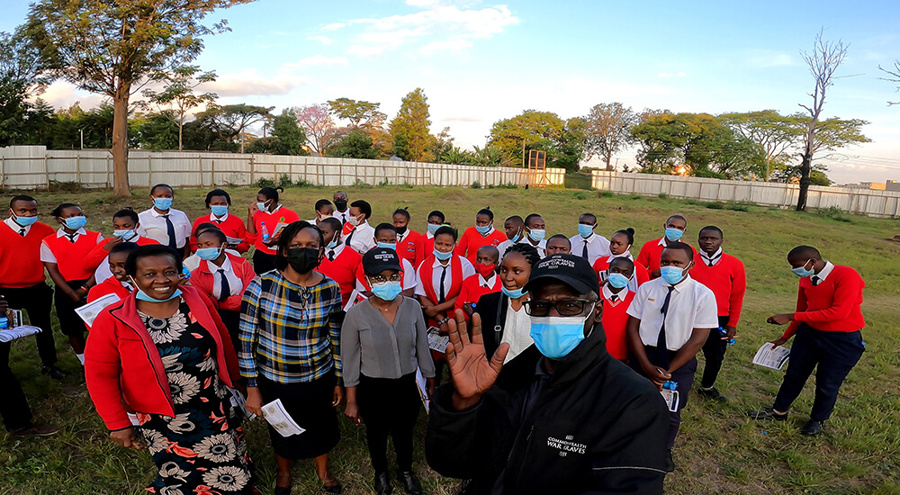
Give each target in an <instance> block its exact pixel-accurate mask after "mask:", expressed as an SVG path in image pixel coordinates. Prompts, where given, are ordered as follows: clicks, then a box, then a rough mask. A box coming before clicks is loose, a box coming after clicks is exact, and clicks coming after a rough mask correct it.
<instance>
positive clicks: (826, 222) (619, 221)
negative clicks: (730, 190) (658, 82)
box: [0, 186, 900, 495]
mask: <svg viewBox="0 0 900 495" xmlns="http://www.w3.org/2000/svg"><path fill="white" fill-rule="evenodd" d="M346 191H347V193H348V194H349V196H350V199H351V200H355V199H366V200H368V201H370V202H371V203H372V205H373V208H374V212H375V213H374V219H373V220H374V221H375V222H380V221H383V220H386V219H388V215H389V213H390V212H392V211H393V210H394V209H395V208H396V207H398V206H407V205H408V206H409V207H410V212H411V213H412V215H413V227H414V228H416V229H418V230H422V227H423V226H424V223H425V215H426V214H427V213H428V211H430V210H432V209H435V208H438V209H440V210H442V211H444V212H445V213H446V214H447V219H448V220H449V221H451V222H452V223H453V224H454V225H456V226H459V227H466V226H469V225H472V224H473V221H474V213H475V211H477V210H478V209H480V208H483V207H485V206H490V207H491V209H492V210H493V211H494V212H495V214H496V219H497V224H498V225H499V224H500V223H501V222H502V219H504V218H505V217H507V216H509V215H512V214H519V215H523V216H524V215H527V214H529V213H531V212H540V213H541V214H542V215H543V216H544V219H545V220H546V223H547V229H548V234H554V233H558V232H561V233H565V234H567V235H573V234H574V233H575V230H576V224H577V218H578V214H579V213H581V212H584V211H591V212H594V213H595V214H597V216H598V219H599V228H598V231H599V232H600V233H605V234H607V235H608V234H609V233H611V232H613V231H615V230H618V229H622V228H625V227H633V228H634V229H635V230H636V231H637V233H636V238H637V239H636V244H637V245H636V246H635V247H634V248H633V252H634V254H635V255H637V252H638V250H639V249H640V245H641V244H642V243H643V242H645V241H648V240H651V239H655V238H658V237H659V235H660V232H661V230H662V223H663V221H664V219H665V218H666V217H667V216H668V215H670V214H673V213H681V214H684V215H685V216H686V217H687V218H688V222H689V225H688V234H687V236H686V239H687V240H689V241H692V242H693V243H695V239H696V234H697V231H698V230H699V229H700V228H701V227H703V226H705V225H710V224H714V225H718V226H719V227H721V228H722V229H723V230H724V231H725V234H726V245H725V249H726V250H727V251H728V252H729V253H731V254H734V255H736V256H738V257H739V258H741V259H742V260H743V261H744V263H745V265H746V267H747V271H748V293H747V297H746V300H745V305H744V315H743V317H742V322H741V325H740V326H739V329H738V332H739V338H738V342H737V344H736V345H734V346H733V347H730V348H729V351H728V355H727V356H726V361H725V365H724V368H723V370H722V373H721V375H720V379H719V382H718V384H717V386H718V387H719V388H720V389H721V390H722V391H723V393H725V394H726V395H728V397H729V402H727V403H725V404H718V403H710V402H707V401H703V400H701V399H700V398H699V397H696V396H692V397H691V402H690V404H689V405H688V406H687V408H686V409H685V410H684V413H683V423H682V431H681V435H680V436H679V439H678V442H677V445H676V447H675V461H676V463H677V465H678V469H677V470H676V472H675V473H674V474H672V475H670V476H668V477H667V479H666V492H667V493H673V494H701V493H723V492H727V493H746V494H768V493H779V494H780V493H815V494H832V493H833V494H838V493H877V494H892V493H893V494H896V493H900V413H898V411H900V386H898V384H900V354H898V353H897V349H898V348H900V332H898V330H900V316H898V312H897V303H898V301H900V263H898V261H897V260H898V259H900V244H898V243H893V242H888V241H887V240H886V239H888V238H891V237H893V236H894V235H895V234H900V221H898V220H878V219H871V218H866V217H858V216H853V215H848V214H838V212H830V214H828V215H820V214H816V213H810V214H798V213H795V212H793V211H789V210H780V209H776V208H767V207H759V206H754V205H747V204H743V203H741V204H735V205H723V207H722V208H719V209H710V208H709V207H708V205H707V203H705V202H697V201H690V200H682V201H679V200H675V199H671V198H658V197H651V198H647V197H642V196H632V195H612V194H608V193H603V195H602V197H600V196H599V195H598V193H597V192H588V191H570V190H563V189H551V190H538V189H531V190H528V191H525V190H522V189H505V188H495V189H479V190H473V189H463V188H443V189H438V188H429V189H425V188H409V187H402V186H395V187H366V188H348V189H346ZM205 192H206V191H201V190H185V191H178V193H177V196H176V198H175V207H176V208H180V209H184V210H186V211H187V213H188V214H189V215H190V216H191V217H192V218H193V217H196V216H198V215H200V214H202V213H204V212H205V210H204V209H203V197H204V196H205ZM230 192H231V193H232V196H233V198H234V202H235V206H234V207H233V212H234V213H237V214H239V215H241V216H245V214H246V205H248V204H249V203H250V202H251V201H252V200H253V198H254V196H255V189H232V190H231V191H230ZM332 192H333V190H332V189H325V188H318V187H302V188H288V189H287V190H286V192H285V193H284V194H283V197H282V199H283V202H284V204H285V205H287V206H288V207H291V208H296V209H297V210H299V211H298V212H299V213H300V217H301V218H312V217H313V212H312V205H313V203H314V202H315V201H316V200H317V199H320V198H330V197H331V194H332ZM135 193H136V196H135V197H134V198H133V199H132V200H117V199H115V198H114V197H112V196H111V195H110V194H109V193H105V192H80V193H78V194H77V195H76V194H73V193H72V192H71V191H65V192H64V191H60V192H54V193H39V194H38V195H37V197H38V199H39V201H40V211H41V216H42V219H43V220H44V221H47V220H48V216H49V211H50V210H51V209H52V208H53V207H54V206H55V205H56V204H57V203H59V202H63V201H67V202H68V201H73V200H74V201H75V202H78V203H80V204H81V205H82V206H83V207H84V208H85V211H86V213H87V215H88V217H89V224H88V228H92V229H97V230H102V231H103V232H104V233H109V231H111V226H110V217H111V215H112V213H113V212H114V211H115V210H116V209H118V208H120V207H122V206H129V205H130V206H133V207H134V208H135V209H136V210H142V209H144V208H146V207H147V206H148V205H149V200H148V199H147V196H146V194H147V191H146V190H141V191H135ZM835 217H837V218H835ZM797 244H811V245H813V246H816V247H818V248H819V249H820V250H821V251H822V252H823V253H824V255H825V256H826V257H827V258H828V259H830V260H831V261H833V262H835V263H840V264H846V265H850V266H853V267H854V268H856V269H857V270H859V272H860V273H861V274H862V276H863V278H864V279H865V280H866V283H867V288H866V292H865V305H864V306H863V311H864V313H865V316H866V319H867V321H868V327H867V328H866V329H865V330H864V339H865V340H866V341H867V342H868V347H867V352H866V353H865V354H864V355H863V358H862V360H861V361H860V363H859V364H858V365H857V367H856V368H855V369H854V370H853V371H852V372H851V373H850V376H849V377H848V379H847V382H846V383H845V384H844V387H843V388H842V389H841V397H840V399H839V400H838V404H837V408H836V410H835V412H834V416H833V418H832V420H831V421H830V422H829V424H828V427H827V430H826V432H827V433H826V434H825V435H823V436H821V437H818V438H813V439H809V438H805V437H802V436H801V435H800V434H799V433H798V429H799V428H800V427H801V426H802V425H803V423H804V422H805V421H806V419H807V418H808V416H807V414H808V411H809V409H810V407H811V405H812V398H813V397H812V385H813V381H812V380H811V381H810V383H808V384H807V387H806V389H805V390H804V392H803V394H802V395H801V396H800V398H799V399H798V400H797V403H796V404H795V407H794V409H793V411H792V416H791V418H790V420H789V421H787V422H786V423H785V424H754V423H751V422H750V421H748V420H747V419H745V417H744V412H745V411H748V410H751V409H756V408H759V407H762V406H768V405H771V403H772V400H773V398H774V395H775V393H776V391H777V390H778V386H779V384H780V382H781V372H777V371H773V370H768V369H764V368H760V367H754V366H752V365H751V364H750V361H751V359H752V357H753V354H754V352H755V350H756V349H757V348H758V347H759V345H761V343H762V342H764V341H766V340H771V339H773V338H775V337H777V336H780V334H781V331H780V329H777V328H774V327H772V326H771V325H767V324H766V323H765V317H766V316H768V315H770V314H773V313H780V312H787V311H790V310H791V308H792V306H793V304H794V298H795V294H796V285H797V279H796V277H795V276H794V275H792V274H791V273H790V271H789V270H788V266H787V262H786V261H785V254H786V253H787V251H788V250H789V249H790V248H791V247H793V246H795V245H797ZM57 336H58V338H57V342H58V348H59V350H60V356H61V366H62V367H63V368H64V369H65V370H66V371H68V372H69V373H70V375H69V377H67V378H66V379H65V380H64V381H63V382H62V383H57V382H52V381H50V380H49V379H48V378H47V377H44V376H42V375H40V374H39V373H38V369H39V366H40V363H39V361H38V358H37V352H36V350H35V348H34V344H33V342H32V341H27V342H17V343H16V344H15V345H14V346H13V354H12V367H13V370H14V372H15V373H16V375H17V376H18V377H19V378H20V379H21V381H22V382H23V384H24V387H25V389H26V394H27V395H28V396H29V397H30V398H31V405H32V408H33V409H34V410H35V411H36V414H37V416H38V418H39V420H41V421H45V422H50V423H55V424H57V425H60V426H61V427H62V432H61V433H60V434H59V435H57V436H55V437H50V438H46V439H25V440H16V439H13V438H11V437H9V436H6V435H4V434H2V433H0V494H16V495H18V494H55V493H64V494H96V493H103V494H123V493H135V494H137V493H142V488H143V487H144V486H146V485H147V484H148V483H149V482H150V481H151V480H152V479H153V476H154V469H153V464H152V462H151V461H150V459H149V457H148V456H147V455H146V454H145V453H138V452H130V451H124V450H122V449H119V448H118V447H116V446H115V445H113V444H112V443H111V442H110V441H109V440H108V439H107V437H106V434H105V429H104V427H103V424H102V423H101V422H100V420H99V418H98V417H97V415H96V413H95V412H94V411H93V408H92V406H91V402H90V400H89V398H88V397H87V395H86V393H85V391H84V385H83V383H82V378H81V374H80V371H79V366H78V364H77V361H76V360H75V358H74V356H73V355H72V353H71V351H70V350H69V349H68V347H67V345H65V343H64V341H63V339H62V338H61V337H60V336H59V335H58V334H57ZM701 366H702V365H701ZM0 400H2V398H0ZM424 422H425V420H424V415H423V417H421V418H420V424H419V431H418V436H417V438H418V439H419V443H418V445H417V449H418V450H417V455H416V458H417V463H416V470H417V472H418V473H419V475H420V477H421V478H422V479H423V483H424V485H425V489H426V492H427V493H432V494H452V493H455V491H456V486H457V483H456V482H455V481H454V480H445V479H441V478H440V477H438V476H437V475H436V474H435V473H434V472H432V471H431V470H430V469H429V468H428V467H427V466H426V464H425V462H424V455H423V453H422V445H421V439H422V438H423V436H424ZM341 427H342V440H341V443H340V444H339V446H338V447H337V448H336V449H335V451H334V452H333V468H334V472H335V474H336V476H337V477H338V478H339V479H340V480H341V481H342V482H343V484H344V486H345V487H346V491H345V493H348V494H363V493H371V487H372V479H371V478H372V470H371V466H370V464H369V460H368V456H367V454H366V451H365V444H364V430H363V429H362V428H363V427H356V426H353V425H351V424H350V423H349V422H347V421H342V423H341ZM248 436H249V441H250V449H251V454H252V456H253V457H254V460H255V461H256V466H257V469H258V473H259V477H260V480H261V488H262V489H263V492H264V493H271V486H272V480H273V475H274V460H273V457H272V452H271V450H270V449H269V448H268V439H267V437H266V434H265V430H264V428H262V425H261V424H259V423H255V424H253V425H251V426H250V428H249V435H248ZM317 487H318V482H317V479H316V476H315V473H314V470H313V466H312V462H311V461H309V462H301V463H299V464H298V466H297V468H296V470H295V488H294V493H296V494H306V493H318V492H317ZM395 489H396V490H398V492H399V486H397V487H395Z"/></svg>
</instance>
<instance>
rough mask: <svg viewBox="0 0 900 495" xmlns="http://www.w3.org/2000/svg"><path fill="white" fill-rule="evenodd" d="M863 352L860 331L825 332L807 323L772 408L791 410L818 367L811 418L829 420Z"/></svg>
mask: <svg viewBox="0 0 900 495" xmlns="http://www.w3.org/2000/svg"><path fill="white" fill-rule="evenodd" d="M863 351H865V346H864V345H863V343H862V333H861V332H860V331H859V330H857V331H855V332H823V331H821V330H816V329H815V328H813V327H811V326H809V325H807V324H806V323H804V324H802V325H800V328H798V329H797V333H796V334H795V335H794V345H792V346H791V358H790V360H789V361H788V367H787V372H785V374H784V381H783V382H782V383H781V388H780V389H779V390H778V396H777V397H776V398H775V404H774V406H773V407H774V408H775V409H776V410H778V411H787V410H788V409H790V407H791V404H792V403H793V402H794V400H796V399H797V397H798V396H799V395H800V392H801V391H802V390H803V386H804V385H806V380H807V379H809V375H811V374H812V371H813V368H816V397H815V400H814V401H813V407H812V412H811V413H810V415H809V419H811V420H813V421H825V420H827V419H828V418H830V417H831V412H832V411H834V404H835V402H837V396H838V391H839V390H840V388H841V385H842V384H843V383H844V379H845V378H847V375H848V374H849V373H850V370H851V369H853V367H854V366H856V363H857V362H859V358H861V357H862V354H863Z"/></svg>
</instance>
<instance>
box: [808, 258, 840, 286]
mask: <svg viewBox="0 0 900 495" xmlns="http://www.w3.org/2000/svg"><path fill="white" fill-rule="evenodd" d="M832 270H834V265H832V264H831V262H830V261H826V262H825V268H822V271H821V272H819V273H814V274H812V275H810V277H809V279H810V281H812V278H813V277H816V278H818V279H819V283H820V284H821V283H822V282H824V281H825V279H826V278H828V275H830V274H831V272H832ZM817 285H818V284H817Z"/></svg>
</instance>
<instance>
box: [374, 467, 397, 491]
mask: <svg viewBox="0 0 900 495" xmlns="http://www.w3.org/2000/svg"><path fill="white" fill-rule="evenodd" d="M393 491H394V487H392V486H391V477H390V476H389V475H388V472H387V471H375V493H377V494H378V495H391V492H393Z"/></svg>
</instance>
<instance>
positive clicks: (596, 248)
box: [569, 234, 612, 266]
mask: <svg viewBox="0 0 900 495" xmlns="http://www.w3.org/2000/svg"><path fill="white" fill-rule="evenodd" d="M569 243H571V244H572V251H571V253H572V254H573V255H575V256H581V253H582V251H584V245H585V244H587V248H588V262H589V263H590V264H591V265H592V266H593V264H594V262H596V261H597V260H598V259H600V258H602V257H604V256H610V255H611V254H612V253H610V252H609V239H607V238H606V237H603V236H602V235H599V234H591V236H590V237H588V238H587V239H585V238H584V237H581V234H575V235H573V236H572V237H570V238H569Z"/></svg>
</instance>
